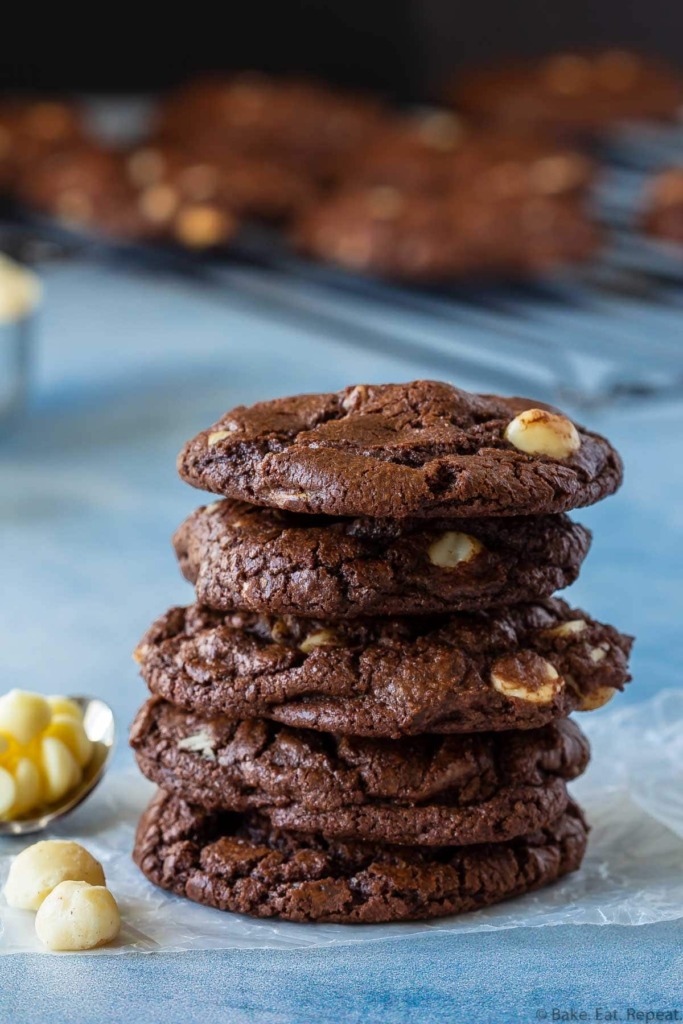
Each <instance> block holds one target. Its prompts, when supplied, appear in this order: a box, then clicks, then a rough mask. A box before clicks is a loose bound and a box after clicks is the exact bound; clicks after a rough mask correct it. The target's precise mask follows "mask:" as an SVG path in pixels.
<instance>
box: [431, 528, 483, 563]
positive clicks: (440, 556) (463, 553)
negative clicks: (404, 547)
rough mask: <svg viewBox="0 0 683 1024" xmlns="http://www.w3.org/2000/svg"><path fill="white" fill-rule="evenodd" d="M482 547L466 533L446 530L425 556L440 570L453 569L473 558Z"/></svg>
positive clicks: (474, 538)
mask: <svg viewBox="0 0 683 1024" xmlns="http://www.w3.org/2000/svg"><path fill="white" fill-rule="evenodd" d="M483 550H484V545H483V544H482V543H481V542H480V541H478V540H477V538H476V537H472V536H470V534H468V533H458V532H456V531H454V530H447V531H446V533H442V534H441V536H440V537H439V538H438V539H437V540H435V541H434V542H433V543H432V544H430V546H429V550H428V552H427V554H428V555H429V561H430V562H431V563H432V565H436V566H438V567H439V568H440V569H455V567H456V565H460V563H461V562H469V561H470V560H471V559H472V558H475V557H476V556H477V555H478V554H479V552H480V551H483Z"/></svg>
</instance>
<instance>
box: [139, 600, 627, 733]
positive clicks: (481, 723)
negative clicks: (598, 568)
mask: <svg viewBox="0 0 683 1024" xmlns="http://www.w3.org/2000/svg"><path fill="white" fill-rule="evenodd" d="M631 643H632V640H631V638H630V637H627V636H624V635H623V634H620V633H619V632H617V630H616V629H614V628H613V627H612V626H608V625H603V624H602V623H599V622H596V621H595V620H593V619H591V618H590V617H589V616H588V615H586V614H585V613H584V612H582V611H579V610H576V609H572V608H570V607H569V606H568V605H567V604H566V603H565V602H564V601H561V600H559V599H557V598H554V599H552V598H549V599H547V600H545V601H540V602H536V603H534V604H529V605H518V606H516V607H513V608H508V609H499V610H497V611H489V612H474V613H460V614H454V615H451V616H441V617H435V616H428V617H413V618H400V619H399V618H386V619H364V620H360V619H359V620H355V621H354V620H349V621H346V622H337V623H334V624H333V625H330V624H329V623H326V622H324V621H322V622H318V621H316V620H311V619H300V618H294V617H289V616H284V617H267V616H263V615H257V614H254V613H244V612H243V613H234V614H231V613H229V612H219V611H211V610H209V609H207V608H201V607H199V606H197V605H193V606H191V607H189V608H172V609H170V611H168V612H167V613H166V614H165V615H163V616H162V617H161V618H160V619H158V620H157V622H156V623H154V624H153V626H152V627H151V629H150V630H149V631H148V632H147V634H146V635H145V636H144V637H143V639H142V641H141V643H140V645H139V647H138V648H137V651H136V655H135V656H136V659H137V661H138V662H139V664H140V668H141V671H142V675H143V678H144V679H145V681H146V682H147V684H148V686H149V688H150V690H151V691H152V693H154V694H157V695H158V696H162V697H165V698H166V699H167V700H169V701H170V702H171V703H173V704H176V705H178V706H179V707H184V708H186V709H188V710H191V711H196V712H198V713H201V714H205V715H208V716H214V715H226V716H228V717H231V718H272V719H275V720H277V721H280V722H283V723H285V724H288V725H292V726H298V727H301V728H311V729H316V730H321V731H327V732H334V733H340V734H344V735H357V736H358V735H363V736H386V737H394V738H398V737H400V736H402V735H411V734H412V735H414V734H418V733H428V732H436V733H451V732H453V733H467V732H488V731H498V730H505V729H531V728H536V727H538V726H541V725H545V724H546V723H548V722H550V721H554V720H555V719H558V718H564V717H566V716H567V715H568V714H570V713H571V712H572V711H574V710H577V709H579V710H581V709H583V710H588V709H590V708H594V707H598V706H600V705H601V704H604V703H606V702H607V700H608V699H609V697H610V696H612V695H613V693H614V691H615V690H620V689H623V686H624V684H625V683H626V682H627V681H628V679H629V678H630V676H629V673H628V655H629V652H630V648H631Z"/></svg>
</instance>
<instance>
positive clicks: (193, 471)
mask: <svg viewBox="0 0 683 1024" xmlns="http://www.w3.org/2000/svg"><path fill="white" fill-rule="evenodd" d="M178 470H179V472H180V475H181V476H182V477H183V479H184V480H186V481H187V482H188V483H190V484H192V485H193V486H194V487H200V488H202V489H204V490H209V491H214V492H216V493H218V494H223V495H225V496H226V497H230V498H240V499H243V500H244V501H249V502H253V503H255V504H260V505H270V506H273V505H274V506H276V507H278V508H286V509H289V510H290V511H293V512H307V513H324V514H326V515H339V516H371V517H375V516H380V517H381V516H386V517H388V518H403V517H405V516H415V517H418V518H424V517H429V518H432V517H435V518H439V519H443V518H445V517H451V516H453V517H467V518H469V517H470V516H476V517H479V516H511V515H539V514H543V513H550V512H566V511H568V510H569V509H572V508H579V507H580V506H583V505H590V504H592V503H593V502H596V501H599V500H600V499H601V498H604V497H605V496H606V495H608V494H612V493H613V492H614V491H615V490H616V489H617V487H618V486H619V484H620V483H621V477H622V465H621V460H620V458H619V456H618V454H617V453H616V452H615V450H614V449H613V448H612V446H611V445H610V444H609V443H608V442H607V441H606V440H605V439H604V438H602V437H600V436H599V435H598V434H593V433H591V432H589V431H587V430H585V429H583V428H582V427H578V428H577V427H576V426H575V425H574V424H573V423H572V422H571V421H570V420H568V419H567V418H566V417H565V416H562V415H559V414H558V413H557V412H555V411H553V410H551V408H550V407H549V406H544V405H542V404H541V403H538V402H534V401H532V399H529V398H499V397H497V396H495V395H475V394H471V393H470V392H467V391H461V390H460V389H459V388H456V387H453V386H452V385H450V384H445V383H440V382H437V381H414V382H412V383H409V384H384V385H358V386H356V387H350V388H345V389H344V390H343V391H338V392H336V393H335V392H333V393H330V394H322V395H299V396H296V397H294V398H279V399H275V400H274V401H271V402H259V403H257V404H256V405H253V406H251V407H249V408H247V407H245V406H238V407H237V408H236V409H233V410H232V411H231V412H228V413H226V414H225V415H224V416H223V417H222V418H221V419H220V420H219V421H218V422H217V423H216V424H214V426H213V427H210V428H209V429H208V430H204V431H202V432H201V433H200V434H198V435H197V437H195V438H193V439H192V440H191V441H189V442H188V443H187V444H186V445H185V447H184V449H183V451H182V452H181V453H180V456H179V459H178Z"/></svg>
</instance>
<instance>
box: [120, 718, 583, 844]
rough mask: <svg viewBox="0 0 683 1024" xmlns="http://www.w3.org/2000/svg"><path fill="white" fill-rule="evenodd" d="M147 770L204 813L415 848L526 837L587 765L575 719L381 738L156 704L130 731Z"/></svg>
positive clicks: (555, 809) (557, 810) (562, 802)
mask: <svg viewBox="0 0 683 1024" xmlns="http://www.w3.org/2000/svg"><path fill="white" fill-rule="evenodd" d="M131 745H132V747H133V749H134V750H135V754H136V758H137V762H138V765H139V766H140V769H141V771H142V772H143V773H144V774H145V775H146V776H147V778H149V779H151V780H152V782H155V783H157V785H158V786H160V787H161V788H162V789H164V790H165V791H166V792H173V793H176V794H177V795H178V796H180V797H182V799H184V800H187V801H188V802H189V803H191V804H195V805H197V806H199V807H203V808H204V809H206V810H210V811H214V810H228V811H246V810H251V809H259V808H260V809H261V810H262V811H263V812H264V813H265V814H266V815H267V817H268V818H269V819H270V820H271V821H272V823H273V824H274V825H276V826H278V827H280V828H286V829H294V830H296V831H300V832H320V833H322V834H323V835H325V836H333V837H338V838H343V839H362V840H371V841H373V842H390V843H397V844H399V845H408V846H414V845H417V846H444V845H445V846H452V845H458V846H464V845H470V844H473V843H487V842H500V841H501V840H504V839H511V838H513V837H514V836H518V835H526V834H528V833H529V832H533V831H535V830H536V829H538V828H541V827H543V826H544V825H547V824H548V823H549V822H551V821H554V820H555V818H557V817H558V815H559V814H561V813H562V811H563V810H564V809H565V807H566V805H567V791H566V788H565V785H564V781H563V780H567V779H572V778H576V776H577V775H580V774H581V772H582V771H584V770H585V767H586V765H587V763H588V757H589V748H588V743H587V741H586V740H585V739H584V737H583V736H582V734H581V732H580V731H579V728H578V726H576V725H575V724H574V723H573V722H568V721H562V722H559V723H557V724H553V725H547V726H545V727H544V728H543V729H538V730H528V731H527V732H512V733H493V734H490V733H479V734H477V735H475V736H448V737H444V736H425V737H420V738H419V739H404V740H376V739H374V740H373V739H362V738H358V737H349V738H344V737H339V736H329V735H326V734H323V733H315V732H310V731H308V730H292V729H289V728H287V727H286V726H282V725H276V724H274V723H272V722H266V721H262V720H250V721H246V722H234V721H231V720H230V719H227V718H213V719H210V718H205V717H203V716H202V715H199V714H192V713H188V712H184V711H181V710H180V709H179V708H176V707H174V706H173V705H172V704H168V703H166V702H165V701H160V700H155V699H153V700H151V701H148V702H147V704H145V705H144V707H143V708H141V710H140V711H139V713H138V715H137V718H136V720H135V723H134V725H133V729H132V732H131Z"/></svg>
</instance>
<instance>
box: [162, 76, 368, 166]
mask: <svg viewBox="0 0 683 1024" xmlns="http://www.w3.org/2000/svg"><path fill="white" fill-rule="evenodd" d="M381 113H382V106H381V104H380V103H379V102H378V101H377V100H375V99H374V98H372V97H369V96H362V95H356V94H353V93H346V92H343V91H340V90H336V89H331V88H329V87H328V86H325V85H323V84H322V83H318V82H309V81H304V80H301V79H296V78H287V77H284V78H276V77H269V76H266V75H260V74H256V73H247V74H241V75H236V76H234V77H232V78H220V77H213V78H203V79H197V80H195V81H194V82H190V83H189V84H188V85H186V86H185V87H184V88H182V89H180V90H179V91H178V92H177V93H175V94H174V95H172V96H170V97H168V98H167V99H166V101H165V102H164V103H163V105H162V109H161V112H160V115H159V119H158V122H157V129H156V131H157V133H158V134H159V136H160V137H164V138H167V139H170V140H175V141H178V142H181V143H182V144H183V145H187V146H188V147H189V148H191V149H194V148H195V147H197V146H199V147H202V146H204V145H205V144H206V143H207V141H208V142H209V143H210V144H211V145H212V146H217V145H221V146H222V147H223V148H225V149H230V150H231V151H232V152H233V153H235V152H237V153H245V154H248V155H250V156H256V157H258V158H260V159H261V160H275V161H277V162H278V163H280V162H281V163H286V164H289V166H291V167H296V168H297V169H298V170H299V171H300V172H302V173H304V174H306V175H307V176H310V177H314V178H318V179H328V178H329V177H330V175H332V174H334V173H335V172H336V171H337V169H338V167H339V165H340V163H343V162H345V161H346V160H348V159H349V157H350V155H351V154H352V153H353V152H355V151H356V150H358V149H359V148H360V147H361V146H362V145H363V144H364V143H365V142H366V141H367V139H369V138H370V137H371V135H372V133H373V132H374V131H375V129H376V126H377V125H378V123H379V120H380V117H381Z"/></svg>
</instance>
